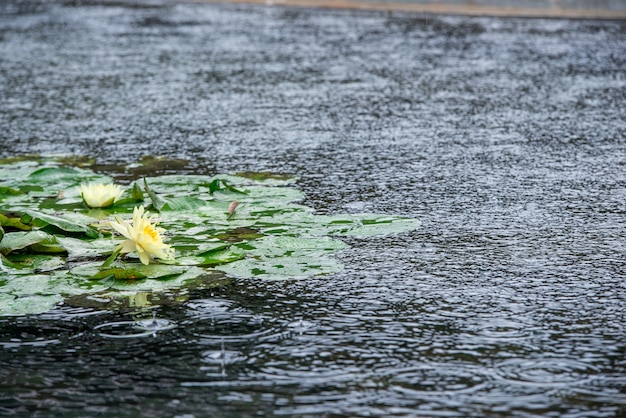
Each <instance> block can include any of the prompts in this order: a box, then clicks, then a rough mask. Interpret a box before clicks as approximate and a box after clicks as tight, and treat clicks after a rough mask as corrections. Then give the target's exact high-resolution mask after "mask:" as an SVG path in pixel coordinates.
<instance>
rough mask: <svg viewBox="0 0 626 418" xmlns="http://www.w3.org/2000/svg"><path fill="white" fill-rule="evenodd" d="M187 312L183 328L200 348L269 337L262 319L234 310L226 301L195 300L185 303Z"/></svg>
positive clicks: (271, 330)
mask: <svg viewBox="0 0 626 418" xmlns="http://www.w3.org/2000/svg"><path fill="white" fill-rule="evenodd" d="M187 308H188V309H187V317H188V319H186V320H185V321H184V322H183V325H184V326H185V327H186V328H187V329H189V330H191V331H190V332H191V335H192V336H194V337H196V338H200V340H201V342H202V343H204V344H209V345H214V344H219V343H220V342H224V341H228V342H231V343H232V342H249V341H253V340H257V339H261V338H267V337H268V336H270V335H271V334H272V333H273V329H272V327H271V326H270V325H269V324H267V323H266V321H265V319H264V317H263V316H261V315H255V314H253V313H251V312H250V311H248V310H245V309H242V308H237V307H235V306H233V303H232V302H230V301H228V300H223V299H198V300H194V301H192V302H190V303H188V304H187Z"/></svg>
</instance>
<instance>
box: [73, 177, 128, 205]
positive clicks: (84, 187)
mask: <svg viewBox="0 0 626 418" xmlns="http://www.w3.org/2000/svg"><path fill="white" fill-rule="evenodd" d="M123 192H124V190H123V189H122V188H121V187H120V186H118V185H115V184H100V183H88V184H85V183H83V184H81V185H80V195H81V197H82V198H83V202H85V204H86V205H87V206H89V207H90V208H104V207H106V206H111V205H112V204H113V203H114V202H115V201H116V200H119V198H120V197H121V196H122V193H123Z"/></svg>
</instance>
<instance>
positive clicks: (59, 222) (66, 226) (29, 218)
mask: <svg viewBox="0 0 626 418" xmlns="http://www.w3.org/2000/svg"><path fill="white" fill-rule="evenodd" d="M20 221H21V222H22V223H24V224H30V225H32V226H34V227H38V228H45V227H47V226H49V225H52V226H54V227H56V228H58V229H60V230H62V231H65V232H71V233H78V234H85V235H86V236H88V237H90V238H96V237H97V236H98V231H96V230H95V229H93V228H92V227H90V226H85V225H82V224H78V223H75V222H72V221H70V220H67V219H64V218H61V217H58V216H54V215H48V214H45V213H41V212H37V211H34V210H29V211H27V212H26V213H25V214H24V215H23V216H22V218H21V219H20Z"/></svg>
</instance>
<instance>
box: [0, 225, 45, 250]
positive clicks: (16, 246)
mask: <svg viewBox="0 0 626 418" xmlns="http://www.w3.org/2000/svg"><path fill="white" fill-rule="evenodd" d="M43 242H48V243H54V242H56V240H55V238H54V236H52V235H50V234H48V233H46V232H44V231H28V232H23V231H18V232H7V233H6V234H4V238H3V239H2V241H0V252H1V253H2V254H4V255H7V254H9V253H11V252H13V251H17V250H21V249H24V248H27V247H31V246H33V245H35V244H39V243H43Z"/></svg>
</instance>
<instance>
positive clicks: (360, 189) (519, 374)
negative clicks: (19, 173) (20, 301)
mask: <svg viewBox="0 0 626 418" xmlns="http://www.w3.org/2000/svg"><path fill="white" fill-rule="evenodd" d="M75 3H76V5H75V4H74V3H72V2H69V1H68V2H62V1H58V2H57V1H51V2H33V1H11V2H3V3H2V5H1V6H0V156H13V155H18V154H23V153H44V154H58V153H73V154H78V155H90V156H95V157H96V158H97V160H98V162H99V163H101V164H114V163H128V162H133V161H135V160H137V159H139V158H140V157H141V156H143V155H163V156H167V157H171V158H182V159H186V160H188V164H187V165H186V166H176V167H175V169H176V171H177V172H202V173H214V172H231V171H242V170H253V171H261V170H271V171H278V172H285V173H293V174H295V175H298V176H299V177H300V181H299V182H298V184H297V186H298V187H299V188H300V189H302V190H303V191H304V192H305V193H306V195H307V199H306V201H305V202H304V203H306V204H307V205H309V206H312V207H314V208H315V209H316V210H317V211H318V212H319V213H345V212H364V211H368V212H379V213H389V214H405V215H408V216H412V217H417V218H420V219H421V220H422V221H423V227H422V228H421V229H420V230H418V231H415V232H412V233H406V234H401V235H396V236H388V237H378V238H368V239H356V238H355V239H349V240H347V242H348V244H350V246H351V248H350V249H349V250H346V251H342V252H341V253H339V254H338V258H339V259H340V260H341V261H342V262H343V263H344V264H345V270H344V271H343V272H342V273H340V274H336V275H332V276H328V277H322V278H313V279H310V280H306V281H297V282H279V283H276V282H272V283H267V282H258V281H250V280H236V281H234V282H233V283H232V284H231V285H228V286H225V287H223V288H218V289H215V290H212V291H192V292H191V293H190V294H189V300H188V301H187V302H183V303H181V304H180V305H172V306H163V307H159V308H158V309H156V314H157V316H158V317H160V318H168V319H170V320H173V321H176V323H177V324H178V327H177V328H175V329H173V330H169V331H164V332H162V333H159V334H157V335H156V337H144V338H134V339H114V338H105V337H103V336H102V335H100V334H99V333H98V332H96V330H95V329H96V328H97V327H98V326H103V324H104V325H106V324H109V323H112V322H119V321H129V320H132V319H133V312H119V313H116V312H109V311H104V312H102V311H97V310H91V309H87V308H72V307H71V306H69V305H66V306H60V307H59V308H58V309H56V310H54V311H52V312H50V313H47V314H43V315H39V316H34V317H23V318H4V319H0V343H1V344H2V345H3V347H4V348H2V349H0V415H8V416H11V415H15V416H36V417H51V416H65V417H97V416H104V417H134V416H150V417H155V416H168V417H180V418H183V417H185V418H188V417H207V416H215V417H218V416H220V417H246V416H307V417H308V416H311V417H312V416H326V417H340V416H341V417H343V416H345V417H356V416H398V417H400V416H403V417H422V416H423V417H431V416H432V417H435V416H444V417H461V416H463V417H465V416H484V417H503V416H507V417H508V416H511V417H538V416H542V417H618V416H625V415H626V329H625V327H626V259H625V255H626V122H625V119H626V118H625V116H626V115H625V113H626V101H625V98H626V73H625V70H626V54H625V51H626V23H624V22H619V21H566V20H523V19H491V18H463V17H433V16H422V15H409V14H399V13H382V12H380V13H374V12H357V11H329V10H314V9H290V8H265V7H254V6H228V5H193V4H180V5H173V4H158V3H154V2H152V3H143V4H142V3H132V2H129V3H122V2H117V1H112V2H100V3H99V4H97V3H93V2H89V1H82V2H81V1H77V2H75ZM145 315H149V313H145Z"/></svg>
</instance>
